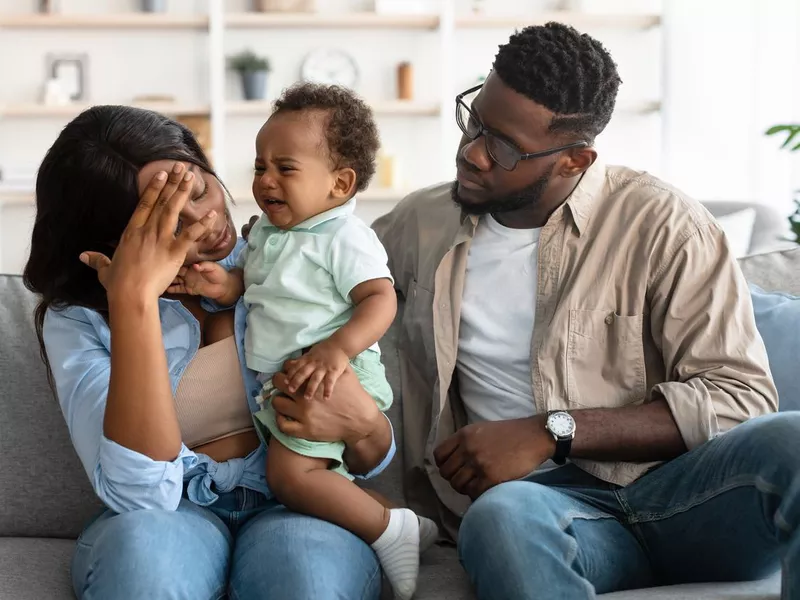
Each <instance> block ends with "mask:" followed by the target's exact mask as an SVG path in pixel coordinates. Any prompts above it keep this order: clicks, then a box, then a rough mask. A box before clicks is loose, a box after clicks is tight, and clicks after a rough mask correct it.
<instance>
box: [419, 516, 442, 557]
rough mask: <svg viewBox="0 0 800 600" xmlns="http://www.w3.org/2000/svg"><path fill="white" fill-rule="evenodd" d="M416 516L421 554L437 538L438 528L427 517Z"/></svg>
mask: <svg viewBox="0 0 800 600" xmlns="http://www.w3.org/2000/svg"><path fill="white" fill-rule="evenodd" d="M417 518H418V519H419V552H420V554H422V553H423V552H425V551H426V550H428V549H429V548H430V547H431V546H433V545H434V544H435V543H436V540H437V539H439V528H438V527H437V526H436V523H434V522H433V521H431V520H430V519H428V518H427V517H419V516H418V517H417Z"/></svg>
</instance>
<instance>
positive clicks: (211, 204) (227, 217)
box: [138, 160, 236, 265]
mask: <svg viewBox="0 0 800 600" xmlns="http://www.w3.org/2000/svg"><path fill="white" fill-rule="evenodd" d="M174 164H175V161H172V160H157V161H154V162H151V163H147V164H146V165H145V166H143V167H142V168H141V169H140V170H139V178H138V185H139V195H140V196H141V194H142V192H144V189H145V188H146V187H147V185H148V184H149V183H150V181H151V180H152V179H153V176H154V175H155V174H156V173H158V172H159V171H164V172H165V173H169V172H170V171H171V170H172V167H173V165H174ZM183 165H184V167H185V168H186V169H188V170H189V171H191V172H192V173H194V182H193V184H194V185H193V187H192V191H191V194H190V195H189V200H188V202H186V205H185V206H184V207H183V210H182V211H181V216H180V220H179V221H178V230H177V231H178V232H180V231H181V230H182V229H183V228H184V227H188V226H189V225H191V224H192V223H196V222H197V221H199V220H200V219H201V218H203V217H204V216H205V215H206V213H208V211H210V210H215V211H216V212H217V215H219V216H217V219H216V221H215V223H214V225H213V226H212V229H211V231H210V232H209V233H208V234H206V235H204V236H203V237H201V238H200V239H199V240H197V241H196V242H195V243H194V244H192V247H191V248H190V249H189V252H188V254H187V255H186V262H185V263H184V264H187V265H191V264H194V263H199V262H203V261H206V260H208V261H214V262H215V261H218V260H222V259H223V258H225V257H226V256H228V255H229V254H230V253H231V252H233V248H234V247H235V246H236V228H235V227H234V225H233V220H232V219H231V214H230V212H229V211H228V207H227V206H226V203H225V193H224V190H223V189H222V185H220V183H219V181H217V179H216V178H215V177H214V176H213V175H210V174H209V173H206V172H205V171H203V170H202V169H201V168H200V167H198V166H196V165H193V164H191V163H183ZM222 215H224V218H221V217H222Z"/></svg>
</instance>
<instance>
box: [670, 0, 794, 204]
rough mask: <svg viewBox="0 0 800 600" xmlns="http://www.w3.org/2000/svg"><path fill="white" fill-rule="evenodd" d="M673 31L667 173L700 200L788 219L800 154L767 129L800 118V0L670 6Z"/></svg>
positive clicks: (690, 0) (684, 0) (675, 1)
mask: <svg viewBox="0 0 800 600" xmlns="http://www.w3.org/2000/svg"><path fill="white" fill-rule="evenodd" d="M665 26H666V30H667V31H668V35H669V38H668V41H667V43H668V50H667V63H666V64H667V73H668V86H669V87H668V89H667V90H666V92H667V99H668V106H667V113H666V114H667V118H668V121H667V123H666V140H665V143H666V145H665V148H666V152H665V161H666V164H665V165H664V172H665V174H666V175H667V176H668V177H670V179H671V180H672V181H673V182H674V183H676V184H677V185H679V186H680V187H682V188H683V189H684V190H685V191H686V192H688V193H690V194H692V195H694V196H695V197H697V198H700V199H726V200H757V201H759V202H762V203H765V204H770V205H772V206H775V207H776V208H778V209H780V210H781V211H783V212H785V213H786V214H787V215H788V214H789V212H790V209H791V206H792V203H791V190H792V189H794V188H796V187H800V154H795V155H794V156H792V155H791V154H790V153H788V152H780V151H778V150H777V148H778V146H779V144H780V142H779V140H778V139H777V138H767V137H765V136H764V135H763V132H764V131H765V130H766V129H767V128H768V127H769V126H771V125H774V124H776V123H778V122H785V121H790V122H792V121H793V122H800V78H799V77H798V75H797V74H798V73H800V2H797V0H736V1H735V2H731V1H729V0H703V1H702V2H698V1H697V0H668V11H667V21H666V24H665ZM781 141H782V140H781Z"/></svg>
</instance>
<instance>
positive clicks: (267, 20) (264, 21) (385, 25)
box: [225, 12, 439, 29]
mask: <svg viewBox="0 0 800 600" xmlns="http://www.w3.org/2000/svg"><path fill="white" fill-rule="evenodd" d="M225 23H226V25H227V26H228V27H239V28H245V27H249V28H256V27H295V28H315V29H436V28H437V27H439V17H438V16H437V15H382V14H378V13H374V12H351V13H343V14H318V13H255V12H254V13H229V14H227V15H226V16H225Z"/></svg>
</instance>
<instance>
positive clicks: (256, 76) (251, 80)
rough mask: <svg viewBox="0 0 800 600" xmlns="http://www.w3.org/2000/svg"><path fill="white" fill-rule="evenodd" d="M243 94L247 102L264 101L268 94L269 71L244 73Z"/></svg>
mask: <svg viewBox="0 0 800 600" xmlns="http://www.w3.org/2000/svg"><path fill="white" fill-rule="evenodd" d="M242 92H243V93H244V99H245V100H263V99H264V98H265V97H266V92H267V71H245V72H244V73H242Z"/></svg>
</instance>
